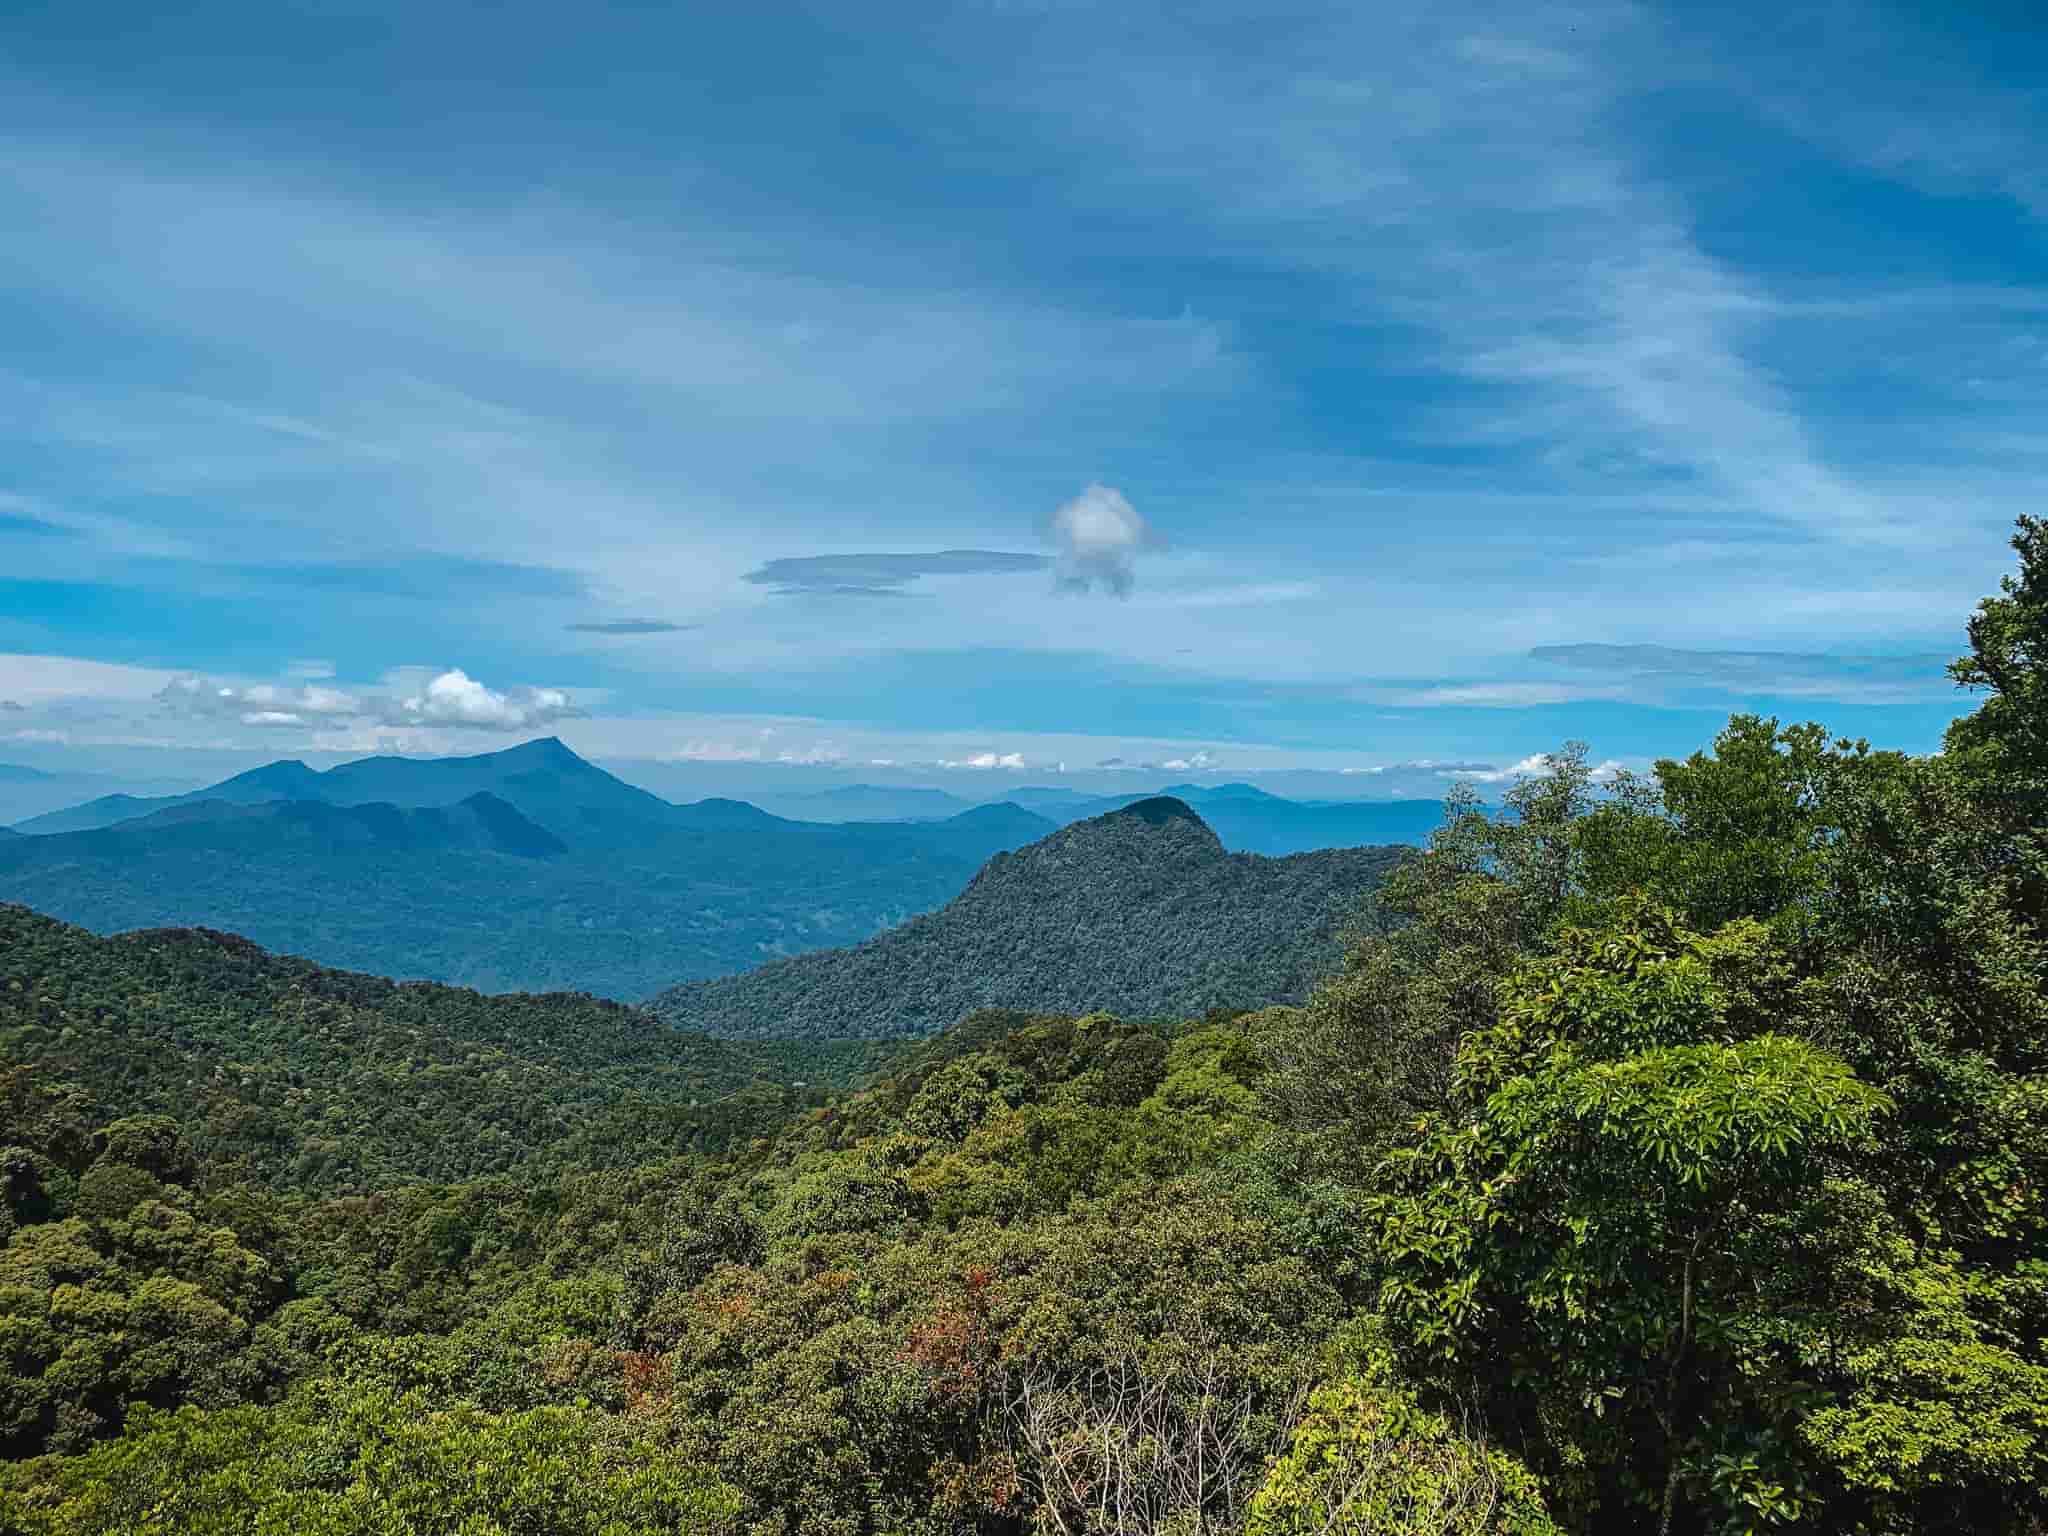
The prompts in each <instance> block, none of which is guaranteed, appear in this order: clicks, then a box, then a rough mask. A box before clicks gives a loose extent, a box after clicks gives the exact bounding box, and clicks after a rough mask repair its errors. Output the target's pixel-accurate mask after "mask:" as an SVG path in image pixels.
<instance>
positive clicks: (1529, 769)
mask: <svg viewBox="0 0 2048 1536" xmlns="http://www.w3.org/2000/svg"><path fill="white" fill-rule="evenodd" d="M1548 772H1550V754H1549V753H1547V752H1533V753H1531V754H1530V755H1529V756H1527V757H1525V758H1523V759H1522V760H1521V761H1520V762H1519V763H1515V764H1512V765H1510V766H1509V767H1506V768H1440V769H1438V770H1437V776H1438V777H1439V778H1444V779H1471V780H1474V781H1475V782H1477V783H1480V784H1504V783H1506V782H1507V781H1508V780H1510V779H1531V778H1534V777H1536V775H1538V774H1542V773H1548Z"/></svg>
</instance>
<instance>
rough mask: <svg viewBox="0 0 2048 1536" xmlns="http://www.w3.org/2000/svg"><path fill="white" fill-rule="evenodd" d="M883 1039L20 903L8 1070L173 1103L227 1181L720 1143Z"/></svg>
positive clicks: (5, 1016) (355, 1174) (458, 1170)
mask: <svg viewBox="0 0 2048 1536" xmlns="http://www.w3.org/2000/svg"><path fill="white" fill-rule="evenodd" d="M875 1054H876V1053H875V1052H874V1051H873V1050H871V1049H868V1048H863V1047H858V1046H849V1047H839V1048H831V1047H825V1048H819V1047H807V1048H805V1049H804V1050H802V1051H798V1050H795V1049H792V1048H788V1047H775V1046H766V1045H750V1044H744V1043H735V1042H729V1041H714V1040H707V1039H705V1038H703V1037H702V1036H701V1035H692V1034H686V1033H683V1032H680V1031H677V1030H674V1029H672V1028H670V1027H669V1026H667V1025H665V1024H663V1023H661V1022H659V1021H658V1020H656V1019H654V1018H653V1017H651V1016H650V1015H648V1014H646V1013H644V1012H642V1011H641V1010H639V1009H636V1008H628V1007H625V1006H623V1005H621V1004H618V1003H612V1002H605V1001H602V1000H600V999H597V998H593V997H589V996H584V995H580V994H575V993H557V994H552V995H548V996H532V995H526V994H515V995H511V996H503V997H487V996H484V995H483V994H481V993H477V992H471V991H466V990H463V989H460V988H455V987H443V986H436V985H433V984H431V983H426V982H412V983H405V984H399V983H394V982H390V981H386V980H384V979H383V978H381V977H375V976H362V975H357V974H354V973H352V972H348V971H332V970H325V969H322V968H321V967H319V966H316V965H312V964H309V963H308V962H306V961H303V960H296V959H292V958H289V957H286V956H281V955H272V954H269V953H267V952H265V951H264V950H262V949H260V948H258V947H257V946H256V945H254V944H251V943H250V942H248V941H247V940H246V939H241V938H237V937H235V936H234V935H231V934H224V933H216V932H212V931H210V930H204V929H161V930H156V931H152V932H143V933H130V934H123V935H120V936H118V937H114V938H101V937H98V936H96V935H94V934H91V933H87V932H85V931H84V930H83V929H79V928H73V927H70V926H68V925H66V924H63V923H59V922H55V921H53V920H51V919H49V918H46V917H42V916H40V915H38V914H36V913H34V912H31V911H29V910H28V909H27V908H25V907H16V906H0V1070H4V1069H5V1066H6V1064H7V1063H9V1062H23V1063H33V1064H34V1070H35V1071H36V1072H37V1073H38V1074H39V1075H41V1076H42V1077H45V1078H50V1079H62V1080H65V1081H68V1082H70V1083H73V1084H76V1085H78V1086H79V1087H80V1088H82V1089H83V1090H84V1091H85V1092H86V1093H88V1094H89V1095H90V1096H91V1097H92V1098H94V1099H95V1100H98V1101H99V1102H101V1103H103V1104H105V1105H108V1106H118V1111H119V1112H120V1113H123V1114H135V1113H156V1114H165V1115H170V1116H172V1117H173V1118H175V1119H176V1120H177V1121H178V1123H179V1124H180V1125H181V1126H182V1127H183V1128H184V1130H185V1132H186V1134H187V1135H188V1136H189V1137H190V1138H191V1141H192V1144H193V1146H194V1148H195V1149H196V1151H197V1152H198V1153H199V1155H200V1156H201V1157H202V1158H203V1159H205V1160H206V1161H207V1162H208V1163H209V1164H210V1165H211V1166H213V1167H215V1168H216V1169H217V1170H219V1171H220V1173H221V1175H222V1176H223V1177H242V1178H248V1179H252V1180H255V1181H257V1182H261V1183H265V1184H269V1185H271V1186H273V1187H275V1188H281V1189H292V1190H301V1191H306V1192H337V1191H356V1190H363V1191H367V1190H371V1189H377V1188H382V1187H386V1186H389V1185H391V1184H394V1183H401V1182H404V1181H406V1180H409V1179H419V1178H433V1179H444V1180H445V1179H458V1178H473V1177H477V1176H479V1175H483V1174H492V1173H507V1172H524V1173H528V1174H532V1173H536V1172H540V1171H543V1170H546V1169H550V1168H557V1167H565V1166H571V1165H581V1166H591V1165H601V1164H626V1163H636V1162H642V1161H645V1160H647V1159H649V1158H650V1157H655V1156H660V1155H663V1154H664V1153H667V1152H674V1151H678V1150H683V1149H687V1148H690V1147H699V1148H708V1147H717V1146H720V1145H723V1144H724V1142H725V1141H726V1140H728V1139H730V1138H731V1137H733V1136H736V1135H739V1136H745V1135H752V1134H756V1133H757V1132H758V1131H759V1130H760V1129H761V1128H763V1127H766V1126H771V1125H774V1124H777V1123H779V1122H780V1121H781V1120H782V1119H783V1118H784V1117H786V1115H787V1114H788V1113H789V1112H790V1111H791V1110H792V1109H794V1108H796V1107H799V1106H800V1105H801V1104H803V1103H806V1102H812V1101H817V1100H819V1099H821V1098H822V1097H823V1094H824V1091H825V1090H826V1089H827V1088H828V1087H829V1086H831V1085H833V1084H835V1083H844V1082H846V1081H848V1080H850V1079H851V1078H852V1077H854V1076H855V1075H856V1074H857V1072H858V1071H859V1070H860V1069H861V1068H863V1067H864V1066H865V1065H866V1064H867V1063H868V1062H869V1061H870V1060H872V1059H873V1058H874V1056H875ZM799 1083H800V1084H802V1086H801V1087H798V1086H796V1085H797V1084H799ZM4 1109H5V1100H4V1099H0V1110H4ZM5 1118H6V1116H5V1115H4V1114H0V1120H4V1119H5Z"/></svg>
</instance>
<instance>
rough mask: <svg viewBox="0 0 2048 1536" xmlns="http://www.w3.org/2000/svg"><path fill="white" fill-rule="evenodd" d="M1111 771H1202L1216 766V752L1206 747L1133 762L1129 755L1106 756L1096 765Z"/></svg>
mask: <svg viewBox="0 0 2048 1536" xmlns="http://www.w3.org/2000/svg"><path fill="white" fill-rule="evenodd" d="M1095 766H1096V767H1097V768H1098V769H1107V770H1108V771H1110V772H1111V773H1162V772H1164V773H1202V772H1205V771H1207V770H1208V769H1211V768H1214V767H1215V766H1216V754H1215V753H1213V752H1211V751H1209V750H1208V749H1207V748H1206V747H1205V748H1203V749H1202V750H1201V751H1199V752H1189V753H1186V754H1184V755H1183V756H1180V757H1169V758H1166V759H1164V760H1163V761H1160V762H1156V763H1155V762H1149V761H1148V762H1133V761H1132V760H1131V759H1130V758H1128V757H1105V758H1103V759H1102V760H1101V761H1099V762H1098V763H1096V765H1095Z"/></svg>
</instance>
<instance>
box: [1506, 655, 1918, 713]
mask: <svg viewBox="0 0 2048 1536" xmlns="http://www.w3.org/2000/svg"><path fill="white" fill-rule="evenodd" d="M1529 659H1530V660H1532V661H1535V662H1540V663H1545V664H1549V665H1553V666H1560V667H1567V668H1571V669H1573V670H1577V671H1581V672H1586V673H1593V674H1601V675H1605V676H1608V677H1620V678H1626V679H1629V680H1630V683H1631V684H1632V685H1633V686H1635V687H1637V688H1638V689H1642V688H1645V687H1650V688H1660V689H1670V688H1696V689H1710V690H1714V691H1716V692H1720V693H1725V694H1730V695H1736V696H1749V697H1766V696H1768V697H1776V698H1824V699H1857V700H1863V701H1866V702H1884V701H1906V700H1913V699H1925V698H1929V697H1942V696H1945V695H1947V694H1949V693H1950V692H1952V691H1953V688H1954V684H1953V683H1952V682H1951V681H1950V680H1949V677H1948V662H1949V658H1948V656H1947V655H1945V654H1943V653H1939V652H1923V653H1920V654H1916V655H1907V656H1831V655H1824V654H1816V653H1800V652H1792V651H1696V650H1684V649H1680V648H1677V647H1673V646H1665V645H1599V644H1575V645H1542V646H1537V647H1536V648H1535V649H1534V650H1532V651H1530V652H1529Z"/></svg>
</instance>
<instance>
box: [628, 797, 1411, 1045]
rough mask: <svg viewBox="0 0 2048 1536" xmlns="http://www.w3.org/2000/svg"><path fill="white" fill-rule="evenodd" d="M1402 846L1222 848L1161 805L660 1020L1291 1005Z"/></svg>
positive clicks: (686, 1022)
mask: <svg viewBox="0 0 2048 1536" xmlns="http://www.w3.org/2000/svg"><path fill="white" fill-rule="evenodd" d="M1408 855H1409V850H1406V849H1401V848H1343V849H1328V850H1324V851H1322V852H1318V853H1304V854H1296V855H1294V856H1292V857H1289V858H1284V859H1270V858H1262V857H1260V856H1257V855H1254V854H1233V853H1227V852H1225V851H1224V848H1223V845H1222V843H1221V842H1220V841H1219V840H1218V839H1217V836H1216V834H1215V833H1214V832H1213V831H1212V830H1211V829H1210V828H1209V826H1208V825H1207V824H1206V823H1205V822H1204V821H1203V820H1202V819H1201V817H1199V816H1198V815H1196V814H1195V812H1194V811H1193V810H1192V809H1190V808H1189V807H1188V806H1187V805H1186V804H1185V803H1184V802H1182V801H1180V800H1175V799H1170V798H1165V797H1159V798H1154V799H1151V800H1143V801H1139V802H1138V803H1137V804H1135V805H1131V806H1128V807H1125V808H1124V809H1121V810H1117V811H1113V812H1110V813H1109V814H1107V815H1103V816H1097V817H1094V818H1092V819H1090V820H1088V821H1084V822H1079V823H1077V824H1075V825H1073V826H1070V827H1066V828H1063V829H1061V830H1060V831H1058V832H1056V833H1054V834H1053V835H1052V836H1050V837H1046V838H1043V839H1041V840H1039V841H1038V842H1036V843H1033V844H1031V845H1030V846H1029V847H1026V848H1021V849H1018V850H1017V851H1016V852H1014V853H1001V854H997V855H996V856H995V857H994V858H993V859H991V860H990V861H989V862H988V864H987V865H986V866H985V867H984V868H983V869H982V871H981V873H980V874H978V875H977V876H975V878H974V881H973V883H972V884H970V885H969V886H968V887H967V889H966V890H965V891H964V892H962V893H961V894H960V896H958V897H957V898H956V899H955V900H953V901H952V902H950V903H948V904H947V905H946V906H944V907H942V908H940V909H939V910H938V911H936V912H932V913H929V914H927V915H925V916H923V917H919V918H914V919H912V920H911V921H910V922H908V923H905V924H904V925H903V926H902V927H900V928H897V929H895V930H893V931H891V932H889V933H886V934H883V935H881V936H880V937H878V938H875V939H871V940H869V941H868V942H867V943H864V944H860V945H856V946H855V947H853V948H851V949H837V950H826V951H822V952H819V953H816V954H810V955H802V956H798V957H796V958H794V959H791V960H783V961H778V962H775V963H773V964H770V965H766V966H762V967H761V968H760V969H758V970H754V971H750V972H747V973H746V974H744V975H740V976H733V977H726V978H722V979H720V980H716V981H709V982H699V983H693V984H688V985H684V986H680V987H676V988H673V989H671V990H670V991H668V992H665V993H662V994H661V995H660V996H659V997H657V998H656V999H655V1000H654V1002H653V1004H652V1005H651V1006H652V1007H653V1009H654V1011H655V1012H657V1013H659V1014H660V1015H661V1016H662V1017H663V1018H666V1019H668V1020H669V1021H670V1022H672V1023H675V1024H678V1025H681V1026H683V1027H686V1028H690V1029H701V1030H704V1031H706V1032H707V1033H710V1034H714V1035H720V1036H727V1037H734V1038H761V1039H767V1038H776V1037H791V1038H802V1039H821V1040H833V1039H879V1038H888V1037H895V1036H903V1035H928V1034H932V1033H934V1032H936V1031H938V1030H941V1029H944V1028H945V1027H946V1026H948V1025H949V1024H952V1023H954V1022H955V1021H956V1020H958V1019H959V1018H961V1017H962V1016H963V1015H965V1014H967V1013H970V1012H972V1011H973V1010H974V1009H977V1008H1027V1009H1039V1010H1050V1011H1054V1012H1076V1013H1086V1012H1089V1011H1091V1010H1096V1009H1106V1010H1109V1011H1112V1012H1116V1013H1121V1014H1125V1015H1133V1016H1139V1017H1154V1016H1164V1015H1175V1016H1186V1015H1190V1014H1200V1013H1203V1012H1205V1011H1207V1010H1209V1009H1212V1008H1255V1007H1261V1006H1264V1005H1266V1004H1269V1003H1277V1002H1289V1001H1298V1000H1299V999H1300V998H1301V997H1302V996H1303V995H1304V994H1305V993H1306V992H1307V991H1308V989H1309V987H1310V986H1311V985H1313V984H1314V982H1315V981H1316V979H1317V978H1318V977H1319V976H1321V975H1323V974H1325V973H1326V972H1328V971H1329V970H1330V969H1331V968H1332V967H1333V966H1334V965H1335V964H1336V962H1337V959H1338V954H1339V946H1338V942H1337V935H1338V932H1339V930H1340V929H1341V928H1342V927H1343V925H1344V924H1345V922H1346V921H1347V919H1349V918H1351V917H1352V916H1353V915H1355V914H1356V913H1357V911H1358V910H1359V907H1360V905H1361V903H1362V902H1363V901H1364V900H1365V898H1366V897H1367V895H1368V894H1369V893H1370V892H1371V891H1372V890H1373V889H1374V888H1375V887H1376V886H1377V885H1378V883H1379V881H1380V879H1381V877H1382V876H1384V875H1385V874H1386V872H1387V871H1388V870H1389V869H1390V868H1392V867H1393V866H1394V865H1395V864H1396V863H1398V862H1399V861H1400V860H1401V859H1403V858H1404V857H1407V856H1408Z"/></svg>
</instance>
